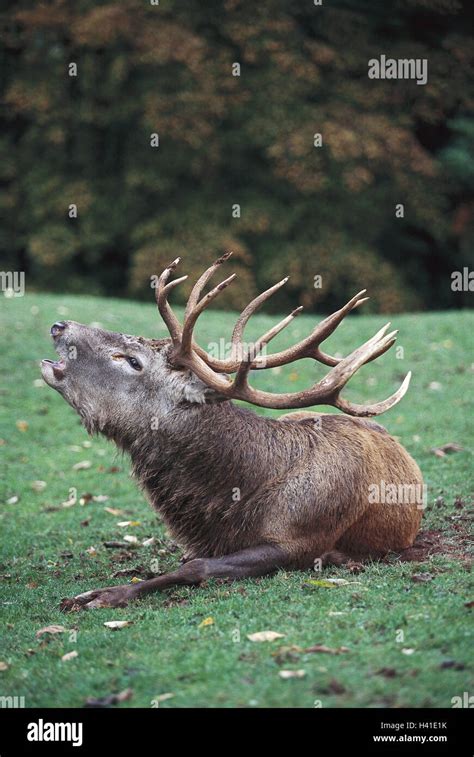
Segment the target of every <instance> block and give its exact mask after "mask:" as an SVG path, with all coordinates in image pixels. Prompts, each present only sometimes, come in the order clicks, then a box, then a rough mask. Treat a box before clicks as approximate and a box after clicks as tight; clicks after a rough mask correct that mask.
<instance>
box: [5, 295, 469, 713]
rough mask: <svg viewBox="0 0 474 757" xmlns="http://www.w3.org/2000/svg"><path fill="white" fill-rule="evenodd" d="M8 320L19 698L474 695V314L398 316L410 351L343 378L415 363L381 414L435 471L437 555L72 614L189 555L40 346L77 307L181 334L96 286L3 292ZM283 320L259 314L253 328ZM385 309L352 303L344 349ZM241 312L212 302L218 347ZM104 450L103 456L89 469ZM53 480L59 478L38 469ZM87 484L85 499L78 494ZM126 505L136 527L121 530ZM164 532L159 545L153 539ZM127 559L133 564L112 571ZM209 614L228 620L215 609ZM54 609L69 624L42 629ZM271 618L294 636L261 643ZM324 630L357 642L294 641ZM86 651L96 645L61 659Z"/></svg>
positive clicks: (282, 381) (431, 500) (8, 583)
mask: <svg viewBox="0 0 474 757" xmlns="http://www.w3.org/2000/svg"><path fill="white" fill-rule="evenodd" d="M0 316H1V318H2V322H3V323H4V324H5V327H6V329H7V333H8V334H9V339H8V345H7V344H3V345H0V349H1V350H2V353H1V355H0V358H1V359H0V375H1V379H2V386H3V396H2V407H1V408H0V426H1V431H0V436H1V437H2V438H1V440H0V452H1V455H2V458H3V460H4V462H5V465H2V466H1V468H0V471H1V474H2V475H3V474H4V476H5V478H4V479H3V480H2V482H1V490H0V501H1V502H2V506H1V508H0V531H1V535H2V538H1V557H0V609H1V621H0V662H1V663H4V665H2V666H0V690H1V694H2V695H4V696H7V695H12V696H13V695H16V696H25V705H26V706H27V707H35V706H55V707H65V706H73V707H81V706H83V704H84V703H85V701H86V699H87V698H88V697H104V696H107V695H109V694H112V693H117V692H121V691H123V690H124V689H126V688H127V687H130V688H131V689H132V690H133V696H132V699H130V700H128V701H127V702H125V703H124V704H123V705H121V706H125V707H128V706H142V707H150V706H151V702H152V700H153V699H155V698H156V697H159V696H161V695H163V694H173V695H174V696H173V697H172V698H168V699H165V700H163V701H162V702H161V704H160V706H162V707H182V706H191V707H193V706H194V707H231V706H234V707H264V706H269V707H310V708H311V707H313V706H315V702H320V703H321V705H322V707H323V708H326V707H355V706H359V707H367V706H368V707H407V706H415V707H422V706H425V707H435V706H436V707H442V708H449V707H451V700H452V698H453V697H455V696H462V695H463V692H465V691H467V692H471V693H472V691H473V683H474V680H473V675H472V674H473V660H472V620H471V618H470V617H469V616H470V613H472V609H469V608H468V607H467V606H465V605H466V603H467V602H469V601H470V600H472V599H473V596H472V579H471V576H470V573H469V571H468V566H467V564H466V561H465V559H464V550H465V546H464V544H465V539H466V530H467V525H468V513H469V494H470V491H469V484H468V477H469V472H470V470H471V469H472V423H471V419H472V402H471V400H470V397H469V394H468V393H467V392H466V382H467V380H468V376H469V374H470V371H471V370H472V367H471V366H470V359H469V356H468V352H469V342H470V334H471V333H472V331H473V328H474V323H473V317H472V314H471V313H467V312H466V313H461V314H460V313H428V314H424V315H422V316H420V315H417V316H413V315H399V316H397V319H396V320H397V323H396V325H397V326H399V327H400V329H401V337H400V339H401V343H402V344H403V345H404V350H405V358H404V359H403V360H397V358H396V355H395V351H394V350H391V351H390V352H389V353H387V355H385V356H384V357H383V358H382V359H380V360H378V361H376V362H373V363H370V365H369V366H367V367H366V368H364V369H362V370H361V371H360V373H359V374H357V375H356V376H354V378H353V379H352V380H351V382H350V385H349V386H348V387H347V388H346V389H345V391H344V394H345V396H346V397H348V398H350V399H352V400H354V401H356V402H367V401H375V400H377V399H381V398H383V397H385V396H387V395H388V394H389V393H390V392H392V391H393V390H394V389H395V388H396V387H397V385H398V384H399V382H400V377H401V376H402V375H403V374H404V373H405V372H406V371H407V370H408V369H409V368H411V369H413V372H414V375H413V381H412V385H411V387H410V390H409V392H408V394H407V395H406V397H405V398H404V399H403V402H402V403H401V404H400V405H398V406H397V407H396V408H394V409H393V410H392V411H390V412H389V413H387V414H386V415H385V416H384V417H383V419H381V421H382V423H383V424H384V425H385V426H386V427H387V428H388V429H389V430H390V432H391V433H393V434H396V435H397V436H398V437H399V438H400V440H401V442H402V443H403V444H404V445H405V446H406V447H407V449H408V450H409V451H410V453H411V454H412V455H413V456H414V457H415V459H416V460H417V462H418V463H419V465H420V467H421V469H422V472H423V475H424V478H425V481H426V483H427V485H428V506H427V510H426V513H425V518H424V521H423V526H422V528H423V529H424V530H427V529H430V530H434V531H436V532H438V533H441V535H442V542H443V549H442V550H441V553H440V554H435V555H433V556H432V557H426V556H425V558H424V560H423V562H421V563H418V562H412V563H400V562H398V561H395V562H392V563H390V564H380V563H374V564H370V565H368V566H367V568H366V570H365V571H364V572H362V573H360V574H357V575H353V574H351V573H350V572H349V571H348V570H347V569H345V568H338V569H334V568H331V569H328V570H327V571H325V574H324V575H325V577H337V578H343V579H346V580H347V581H349V583H348V584H347V585H344V586H340V587H338V588H323V587H321V588H318V587H315V586H311V585H310V586H308V585H307V581H308V579H309V578H311V577H312V575H313V577H314V574H311V572H310V571H306V572H291V573H290V572H284V571H280V572H279V573H278V574H277V575H275V576H273V577H268V578H262V579H255V580H245V581H240V582H236V583H234V584H232V583H225V582H219V581H211V582H209V584H208V585H207V586H205V587H202V588H199V589H197V588H176V589H172V590H170V591H167V592H165V593H163V594H155V595H151V596H149V597H148V598H146V599H145V600H144V601H143V602H140V603H137V604H134V605H130V606H129V607H127V608H124V609H106V610H94V611H91V612H84V613H77V614H71V615H63V614H61V613H60V612H59V609H58V606H59V602H60V600H61V599H62V598H63V597H66V596H71V595H73V594H77V593H79V592H80V591H86V590H87V589H92V588H99V587H100V586H107V585H109V584H110V583H115V582H116V583H124V582H127V581H129V580H131V575H133V569H136V571H137V573H138V575H139V576H143V571H145V572H146V571H147V570H150V568H151V566H152V564H153V563H152V561H155V567H153V570H154V571H156V570H157V567H156V564H157V566H158V570H159V571H166V570H170V569H172V568H173V567H175V566H176V565H177V564H178V559H179V556H180V553H179V552H176V551H173V549H172V546H171V544H170V540H169V537H167V536H166V534H165V531H164V528H163V526H162V524H161V523H160V522H159V521H158V520H157V518H156V516H155V514H154V513H153V511H152V509H151V508H150V506H149V505H148V504H147V503H146V502H145V500H144V498H143V496H142V495H141V493H140V492H139V490H138V489H137V487H136V485H135V483H134V482H133V481H132V480H131V479H130V477H129V463H128V460H127V458H126V457H122V456H120V455H117V454H116V452H115V448H114V447H113V445H112V444H109V443H107V442H106V441H105V440H104V439H102V438H94V439H92V440H91V439H89V438H88V437H87V434H86V432H85V430H84V429H83V428H82V427H81V425H80V423H79V418H78V417H77V416H76V414H75V413H74V411H73V410H72V409H71V408H70V407H68V406H67V405H66V404H65V402H64V401H63V400H62V398H61V397H60V396H59V395H58V394H56V393H55V392H53V391H52V390H51V389H49V388H48V387H47V386H46V385H45V384H44V383H43V382H42V381H41V379H40V380H39V381H38V379H39V366H38V361H39V358H41V357H46V356H51V357H52V356H53V354H54V353H53V349H52V346H51V343H50V339H49V337H48V327H49V325H50V323H51V322H52V321H54V320H55V319H56V318H63V317H67V318H73V319H77V320H79V321H82V322H84V323H90V322H92V321H98V322H100V323H101V324H102V325H103V326H104V327H105V328H107V329H113V330H120V331H127V332H131V333H141V334H144V335H146V336H153V335H157V334H158V335H163V334H164V331H161V332H160V331H159V328H158V319H157V316H156V313H155V308H154V307H153V306H152V305H151V304H149V305H144V304H138V303H133V302H121V303H118V302H117V301H116V300H111V299H109V300H106V299H99V298H93V297H78V296H73V297H71V298H69V300H68V301H67V302H65V300H64V298H63V297H58V296H57V295H36V294H35V293H30V294H27V296H26V297H24V298H14V299H11V300H6V299H5V298H1V299H0ZM272 320H273V321H274V317H273V318H270V317H269V316H263V315H257V316H256V318H255V323H252V324H251V327H252V329H253V333H252V334H251V336H252V338H255V336H256V335H257V334H260V333H262V332H264V331H265V330H266V329H268V328H269V326H270V323H271V322H272ZM313 322H314V318H311V317H308V316H304V315H303V316H301V320H299V321H295V322H294V323H293V324H291V325H290V326H289V327H288V330H287V331H284V332H283V333H282V334H281V335H280V336H279V337H278V342H279V345H280V346H281V347H282V348H283V347H286V346H287V345H289V344H290V343H291V342H292V341H295V339H296V338H297V337H301V336H303V334H304V333H308V332H309V331H310V329H311V326H312V324H313ZM381 322H382V319H381V318H380V317H377V316H360V317H357V318H354V317H349V318H348V319H347V320H346V322H344V324H343V325H341V327H340V329H338V331H337V333H336V334H334V335H333V336H332V337H331V338H330V340H328V342H329V344H328V350H329V351H331V352H336V351H337V350H341V351H342V352H343V353H344V354H346V353H348V352H349V351H350V350H351V349H352V348H353V347H354V346H355V345H356V344H359V343H360V342H361V341H362V340H363V339H365V338H367V337H369V336H370V335H371V334H373V333H374V332H375V331H376V329H378V328H379V326H380V325H381ZM232 323H233V315H232V314H223V313H216V312H209V313H206V316H205V318H204V319H203V322H202V323H200V324H199V326H200V335H201V340H202V343H203V344H205V343H206V342H208V341H210V340H211V339H215V338H216V335H217V334H225V333H230V331H231V328H232ZM249 326H250V324H249ZM275 341H276V342H277V340H275ZM276 348H277V345H276ZM321 370H322V367H321ZM262 373H263V375H262V376H261V377H259V378H260V381H262V382H263V383H262V384H261V385H262V388H265V389H267V390H272V391H277V390H280V391H286V390H299V389H303V388H304V387H307V386H309V385H310V383H311V381H312V380H314V373H315V367H314V365H313V364H312V362H311V361H301V362H300V363H298V364H297V365H294V366H288V367H287V368H285V369H283V370H281V372H278V371H275V370H273V371H271V370H270V371H264V372H262ZM434 380H436V383H433V382H434ZM324 410H326V408H324ZM258 412H263V413H267V414H275V412H274V411H265V410H258ZM449 442H456V443H458V444H460V445H462V447H463V450H461V451H459V452H456V453H453V454H448V455H446V456H445V457H436V456H435V455H434V454H433V453H432V452H431V449H432V448H433V447H438V446H439V445H442V444H445V443H449ZM469 445H471V449H469ZM86 460H88V461H89V462H90V464H91V465H90V467H89V468H86V467H84V468H83V469H74V468H73V466H74V465H77V463H81V462H84V461H86ZM38 480H39V481H44V482H45V488H43V489H41V487H40V486H39V485H38V484H35V483H34V482H36V481H38ZM70 487H75V488H76V489H77V493H78V496H79V497H80V498H83V501H84V504H80V502H77V503H76V504H75V505H73V506H72V507H63V506H61V503H63V502H65V501H66V500H67V499H68V495H69V489H70ZM84 495H89V496H85V497H84ZM90 495H94V496H98V495H102V496H106V497H108V500H107V501H105V502H100V501H97V500H96V501H94V500H92V499H91V497H90ZM15 497H17V498H18V501H15V499H14V498H15ZM106 507H109V508H111V509H116V508H118V509H119V510H120V511H121V513H117V512H115V513H114V512H112V513H111V512H108V511H106V510H105V508H106ZM122 521H132V525H129V526H128V527H127V528H123V527H120V526H119V525H118V524H119V523H120V522H122ZM125 534H127V535H129V534H130V535H132V536H136V537H137V538H138V542H139V543H138V545H137V546H136V548H135V549H132V548H131V549H130V550H128V551H127V550H120V549H119V550H117V549H115V550H114V549H106V548H105V546H104V542H105V541H110V540H120V541H122V540H123V538H124V535H125ZM152 536H154V537H155V543H154V544H153V545H151V546H142V541H143V540H144V539H146V538H149V537H152ZM124 570H128V571H132V572H130V573H129V574H128V575H127V574H126V575H125V576H124V575H122V576H120V575H116V576H115V577H114V578H112V576H113V575H114V574H116V573H117V572H118V571H124ZM413 576H415V578H413ZM420 576H421V578H420ZM423 578H426V579H428V580H426V581H424V580H423ZM354 582H356V583H354ZM208 618H212V620H213V623H212V622H210V621H208V622H207V624H206V623H204V624H203V625H201V624H202V623H203V621H205V620H206V619H208ZM110 620H130V621H133V625H130V626H128V627H126V628H123V629H122V630H120V631H116V632H113V631H110V630H109V629H107V628H106V627H104V625H103V623H104V622H105V621H110ZM50 624H60V625H62V626H64V627H65V628H66V629H67V630H66V631H65V632H64V633H61V634H56V635H55V636H49V637H48V636H47V635H44V636H42V637H41V638H36V635H35V634H36V632H37V631H39V630H40V629H41V628H43V627H44V626H47V625H50ZM265 630H272V631H277V632H279V633H282V634H284V638H281V639H278V640H277V641H275V642H272V643H253V642H251V641H249V640H248V638H247V635H248V634H252V633H255V632H258V631H265ZM74 631H76V632H77V633H76V634H74V633H71V632H74ZM315 644H324V645H326V646H328V647H331V648H337V647H341V646H344V647H347V649H348V651H347V652H344V653H341V654H335V655H331V654H311V653H302V652H299V651H298V650H297V649H294V648H293V649H288V647H295V646H296V647H299V648H300V649H304V648H307V647H310V646H313V645H315ZM282 647H286V650H282V649H281V648H282ZM70 652H77V653H78V656H77V657H75V658H74V659H70V660H66V661H62V660H61V657H62V656H63V655H64V654H67V653H70ZM5 666H7V667H6V668H5ZM288 669H290V670H304V671H305V676H304V677H303V678H295V679H293V680H283V679H282V678H281V677H280V676H279V672H280V670H288ZM315 717H316V715H315ZM315 722H316V721H315Z"/></svg>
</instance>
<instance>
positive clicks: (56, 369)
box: [41, 358, 66, 381]
mask: <svg viewBox="0 0 474 757" xmlns="http://www.w3.org/2000/svg"><path fill="white" fill-rule="evenodd" d="M45 364H46V365H49V366H51V368H52V371H53V374H54V377H55V378H56V379H58V381H61V379H63V378H64V372H65V370H66V363H65V362H64V360H49V359H48V358H45V359H44V360H42V361H41V365H43V366H44V365H45Z"/></svg>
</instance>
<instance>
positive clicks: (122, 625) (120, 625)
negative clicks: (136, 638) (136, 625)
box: [104, 620, 133, 631]
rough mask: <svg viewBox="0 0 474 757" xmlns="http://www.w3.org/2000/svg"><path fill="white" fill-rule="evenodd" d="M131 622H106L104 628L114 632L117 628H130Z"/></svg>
mask: <svg viewBox="0 0 474 757" xmlns="http://www.w3.org/2000/svg"><path fill="white" fill-rule="evenodd" d="M132 623H133V620H106V621H105V623H104V626H106V627H107V628H111V629H112V631H116V630H117V629H119V628H125V626H131V625H132Z"/></svg>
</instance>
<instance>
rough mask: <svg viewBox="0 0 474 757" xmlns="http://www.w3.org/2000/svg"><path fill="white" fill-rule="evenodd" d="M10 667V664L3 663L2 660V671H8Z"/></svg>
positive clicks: (0, 664) (0, 668) (0, 666)
mask: <svg viewBox="0 0 474 757" xmlns="http://www.w3.org/2000/svg"><path fill="white" fill-rule="evenodd" d="M9 667H10V666H9V664H8V663H7V662H2V661H1V660H0V670H8V668H9Z"/></svg>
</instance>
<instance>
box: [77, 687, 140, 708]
mask: <svg viewBox="0 0 474 757" xmlns="http://www.w3.org/2000/svg"><path fill="white" fill-rule="evenodd" d="M132 696H133V690H132V689H124V690H123V691H121V692H120V693H119V694H109V695H108V696H105V697H99V698H98V699H95V698H94V697H89V698H88V699H86V703H85V706H86V707H110V705H112V704H120V702H126V701H127V700H128V699H131V697H132Z"/></svg>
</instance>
